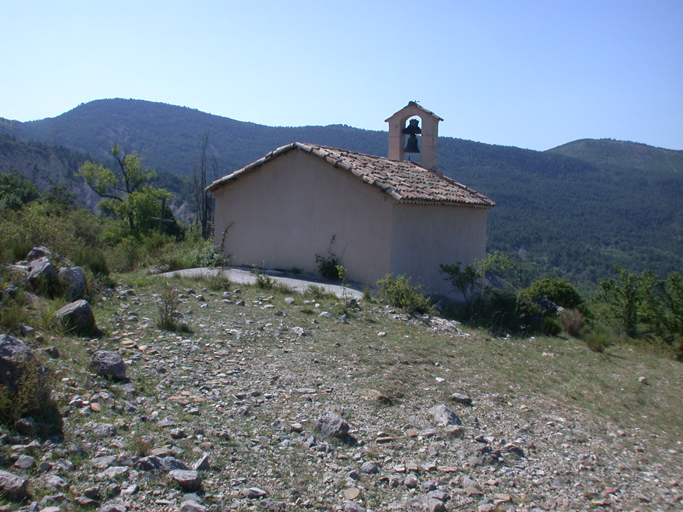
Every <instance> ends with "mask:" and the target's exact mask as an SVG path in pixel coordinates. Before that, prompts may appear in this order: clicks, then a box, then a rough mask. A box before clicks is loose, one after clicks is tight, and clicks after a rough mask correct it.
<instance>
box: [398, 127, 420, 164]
mask: <svg viewBox="0 0 683 512" xmlns="http://www.w3.org/2000/svg"><path fill="white" fill-rule="evenodd" d="M420 121H421V118H420V117H417V116H414V117H412V118H410V120H409V121H408V125H407V126H406V127H405V128H403V130H401V133H402V134H403V135H404V136H405V142H406V144H405V148H404V149H403V154H404V157H405V159H406V160H408V161H409V162H415V163H420V162H421V161H422V155H421V154H420V139H421V138H422V135H421V134H422V129H421V128H420Z"/></svg>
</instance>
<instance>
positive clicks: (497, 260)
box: [439, 252, 512, 309]
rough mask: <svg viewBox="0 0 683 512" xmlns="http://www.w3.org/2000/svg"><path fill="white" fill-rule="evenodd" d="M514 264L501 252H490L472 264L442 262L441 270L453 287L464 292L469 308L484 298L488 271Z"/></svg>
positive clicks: (503, 268)
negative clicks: (447, 263) (463, 266)
mask: <svg viewBox="0 0 683 512" xmlns="http://www.w3.org/2000/svg"><path fill="white" fill-rule="evenodd" d="M511 265H512V261H511V260H510V258H509V257H508V256H506V255H504V254H501V253H500V252H494V253H491V254H488V255H487V256H486V257H485V258H484V259H483V260H474V263H473V264H472V265H467V266H465V268H464V269H463V268H461V267H462V263H460V262H458V263H456V264H455V265H446V264H443V263H442V264H440V265H439V268H440V272H441V273H442V274H445V277H444V279H445V280H446V281H448V282H449V283H450V284H451V287H452V288H453V289H454V290H455V291H457V292H460V293H461V294H462V297H463V299H464V300H465V304H466V306H467V308H468V309H471V308H472V307H473V306H474V304H475V303H476V302H477V301H478V300H479V299H481V298H482V296H483V295H484V293H485V292H486V290H487V287H488V285H487V284H486V279H485V277H486V272H489V271H496V270H498V271H500V270H505V269H507V268H509V267H510V266H511Z"/></svg>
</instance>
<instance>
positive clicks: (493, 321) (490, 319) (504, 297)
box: [465, 288, 524, 334]
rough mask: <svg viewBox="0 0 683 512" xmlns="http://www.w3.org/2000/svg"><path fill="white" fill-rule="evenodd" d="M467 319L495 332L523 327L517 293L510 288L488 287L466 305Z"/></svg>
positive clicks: (515, 330)
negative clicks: (469, 305) (469, 304)
mask: <svg viewBox="0 0 683 512" xmlns="http://www.w3.org/2000/svg"><path fill="white" fill-rule="evenodd" d="M465 313H466V314H467V315H468V321H469V322H470V323H471V324H472V325H475V326H479V327H484V328H486V329H488V330H489V331H492V332H495V333H506V334H509V333H514V332H517V331H519V330H521V329H522V328H523V327H524V323H523V322H522V321H521V319H520V312H519V307H518V304H517V294H516V293H515V292H514V291H512V290H507V289H498V288H488V289H486V290H485V292H484V293H483V294H482V295H480V296H479V297H478V298H477V300H476V301H475V302H474V303H473V304H472V305H471V307H466V310H465Z"/></svg>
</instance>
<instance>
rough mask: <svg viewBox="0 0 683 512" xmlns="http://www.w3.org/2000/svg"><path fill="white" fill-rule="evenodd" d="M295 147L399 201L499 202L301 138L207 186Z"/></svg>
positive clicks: (426, 174) (413, 168) (412, 167)
mask: <svg viewBox="0 0 683 512" xmlns="http://www.w3.org/2000/svg"><path fill="white" fill-rule="evenodd" d="M293 150H300V151H305V152H306V153H311V154H313V155H315V156H317V157H319V158H322V159H323V160H325V161H326V162H329V163H330V164H332V165H333V166H334V167H337V168H341V169H344V170H345V171H347V172H350V173H351V174H353V175H354V176H357V177H358V178H360V179H362V180H363V181H364V182H366V183H369V184H371V185H373V186H375V187H377V188H379V189H380V190H382V191H383V192H385V193H386V194H388V195H390V196H391V197H393V198H394V199H396V201H398V202H400V203H423V204H439V205H453V206H457V205H467V206H473V207H479V208H489V207H491V206H495V204H496V203H494V202H493V201H492V200H491V199H489V198H488V197H486V196H485V195H483V194H480V193H478V192H476V191H474V190H472V189H471V188H468V187H466V186H465V185H462V184H460V183H458V182H457V181H454V180H452V179H451V178H449V177H447V176H445V175H444V174H442V173H440V172H434V171H428V170H427V169H425V168H423V167H420V166H419V165H417V164H415V163H412V162H398V161H395V160H388V159H386V158H381V157H377V156H371V155H365V154H363V153H354V152H353V151H347V150H345V149H336V148H330V147H326V146H317V145H314V144H304V143H301V142H294V143H292V144H288V145H287V146H282V147H280V148H278V149H276V150H275V151H271V152H270V153H268V154H267V155H266V156H264V157H263V158H261V159H259V160H257V161H256V162H253V163H251V164H249V165H247V166H246V167H243V168H242V169H240V170H238V171H235V172H233V173H232V174H229V175H227V176H225V177H223V178H221V179H219V180H216V181H214V182H213V183H212V184H211V185H209V186H208V187H207V190H210V191H214V190H216V189H217V188H220V187H221V186H222V185H223V184H225V183H226V182H229V181H234V180H236V179H237V178H239V176H241V175H243V174H246V173H248V172H251V171H254V170H256V169H258V168H259V167H261V166H262V165H263V164H265V163H266V162H268V161H270V160H273V159H275V158H277V157H278V156H280V155H282V154H284V153H287V152H288V151H293Z"/></svg>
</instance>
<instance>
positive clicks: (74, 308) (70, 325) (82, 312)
mask: <svg viewBox="0 0 683 512" xmlns="http://www.w3.org/2000/svg"><path fill="white" fill-rule="evenodd" d="M55 316H56V317H57V320H59V322H60V323H61V324H62V325H63V326H64V327H66V328H67V329H73V330H74V331H76V332H77V333H81V334H92V333H93V332H96V331H97V325H96V323H95V315H94V314H93V312H92V308H91V307H90V303H89V302H88V301H87V300H85V299H80V300H77V301H76V302H71V303H70V304H67V305H65V306H62V307H61V308H59V309H58V310H57V311H56V312H55Z"/></svg>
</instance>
